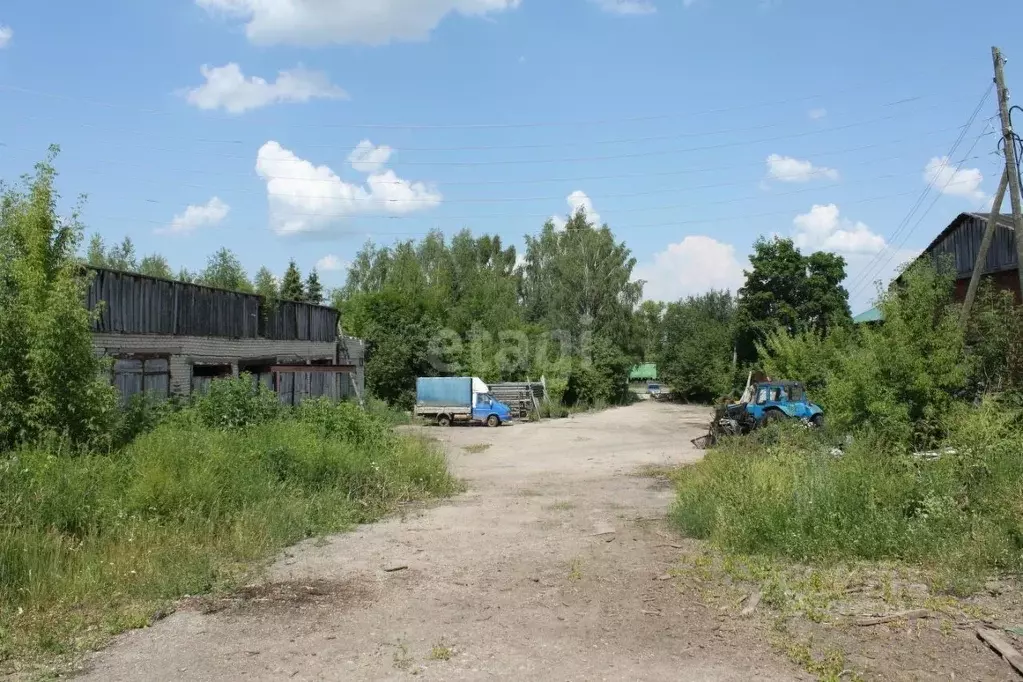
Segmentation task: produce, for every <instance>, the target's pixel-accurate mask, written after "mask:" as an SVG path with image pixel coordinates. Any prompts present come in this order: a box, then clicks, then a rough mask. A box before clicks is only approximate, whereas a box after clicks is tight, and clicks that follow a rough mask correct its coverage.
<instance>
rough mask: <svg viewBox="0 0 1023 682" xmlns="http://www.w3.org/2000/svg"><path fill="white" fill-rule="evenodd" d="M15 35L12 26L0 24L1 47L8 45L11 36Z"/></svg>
mask: <svg viewBox="0 0 1023 682" xmlns="http://www.w3.org/2000/svg"><path fill="white" fill-rule="evenodd" d="M13 37H14V29H13V28H11V27H10V26H5V25H4V24H0V49H3V48H5V47H7V46H8V45H9V44H10V42H11V38H13Z"/></svg>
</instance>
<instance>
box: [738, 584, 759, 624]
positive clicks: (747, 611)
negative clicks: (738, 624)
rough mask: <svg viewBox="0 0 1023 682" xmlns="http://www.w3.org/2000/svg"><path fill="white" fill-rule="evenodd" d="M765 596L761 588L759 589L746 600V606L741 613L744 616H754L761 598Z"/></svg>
mask: <svg viewBox="0 0 1023 682" xmlns="http://www.w3.org/2000/svg"><path fill="white" fill-rule="evenodd" d="M763 596H764V595H762V594H761V593H760V590H757V591H756V592H754V593H753V594H751V595H750V598H749V601H747V602H746V606H745V607H744V608H743V610H742V611H741V612H740V614H739V615H741V616H743V617H744V618H745V617H748V616H752V615H753V612H754V611H756V610H757V606H758V605H759V604H760V600H761V598H763Z"/></svg>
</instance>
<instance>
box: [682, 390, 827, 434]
mask: <svg viewBox="0 0 1023 682" xmlns="http://www.w3.org/2000/svg"><path fill="white" fill-rule="evenodd" d="M787 419H798V420H799V421H801V422H803V423H804V424H806V425H807V426H810V427H813V428H821V427H823V426H824V410H822V409H821V408H820V406H819V405H817V404H815V403H812V402H810V400H809V399H808V398H807V397H806V390H805V389H804V388H803V384H801V383H799V382H798V381H760V382H757V383H755V384H750V385H749V386H748V387H747V388H746V391H745V392H744V393H743V397H742V400H740V401H739V402H738V403H733V404H730V405H721V406H719V407H718V408H717V410H716V411H715V414H714V421H713V422H711V425H710V429H709V432H708V434H707V435H706V436H701V437H700V438H696V439H694V440H693V444H694V445H696V446H697V447H707V446H710V445H714V443H716V442H717V440H718V438H720V437H721V436H738V435H745V434H747V433H749V432H750V431H753V430H754V429H757V428H760V427H761V426H766V425H767V424H771V423H773V422H778V421H784V420H787Z"/></svg>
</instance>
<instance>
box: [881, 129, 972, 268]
mask: <svg viewBox="0 0 1023 682" xmlns="http://www.w3.org/2000/svg"><path fill="white" fill-rule="evenodd" d="M990 126H991V124H990V123H988V124H987V125H986V126H985V130H987V128H989V127H990ZM981 137H982V136H981V135H978V136H977V138H976V139H975V140H974V141H973V145H972V146H971V147H970V151H969V152H967V154H972V153H973V150H974V149H976V147H977V143H978V142H980V138H981ZM962 168H963V162H962V161H960V162H959V164H958V165H957V166H956V169H955V171H953V173H952V174H951V175H950V176H949V180H948V181H946V182H945V184H944V185H943V186H942V188H941V189H940V190H939V191H938V194H937V195H935V197H934V200H933V201H932V202H931V203H930V205H929V206H928V207H927V209H926V210H925V211H924V212H923V213H922V214H921V215H920V218H919V219H918V220H917V221H916V224H914V225H913V227H912V228H910V230H909V231H908V232H906V233H905V235H904V236H903V237H902V240H901V241H900V242H899V245H898V246H897V247H896V248H894V249H892V250H891V253H890V254H889V255H888V257H887V259H885V261H884V262H883V263H882V264H881V265H880V267H879V268H878V269H877V272H876V273H875V274H879V273H881V272H882V271H884V269H885V268H886V267H888V264H889V263H891V261H892V258H894V257H895V254H896V253H898V251H899V249H901V248H902V247H903V246H904V245H905V244H906V242H907V241H908V240H909V238H910V236H912V234H913V232H915V231H916V228H918V227H920V224H921V223H922V222H923V221H924V219H925V218H926V217H927V215H928V214H929V213H930V212H931V209H933V208H934V206H935V204H937V203H938V200H939V199H941V196H942V195H943V194H944V193H945V190H947V189H948V188H949V187H950V186H952V185H953V184H956V183H953V182H952V178H954V177H955V176H956V175H958V173H959V171H960V170H962ZM861 288H862V287H861Z"/></svg>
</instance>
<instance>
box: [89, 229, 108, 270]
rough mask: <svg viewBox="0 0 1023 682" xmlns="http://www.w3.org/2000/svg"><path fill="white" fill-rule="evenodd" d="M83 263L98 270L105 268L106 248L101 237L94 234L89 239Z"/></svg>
mask: <svg viewBox="0 0 1023 682" xmlns="http://www.w3.org/2000/svg"><path fill="white" fill-rule="evenodd" d="M85 261H86V262H87V263H88V264H89V265H94V266H96V267H98V268H102V267H106V265H107V247H106V244H104V243H103V237H102V236H100V235H99V234H94V235H92V237H90V238H89V249H88V251H87V252H86V256H85Z"/></svg>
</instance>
